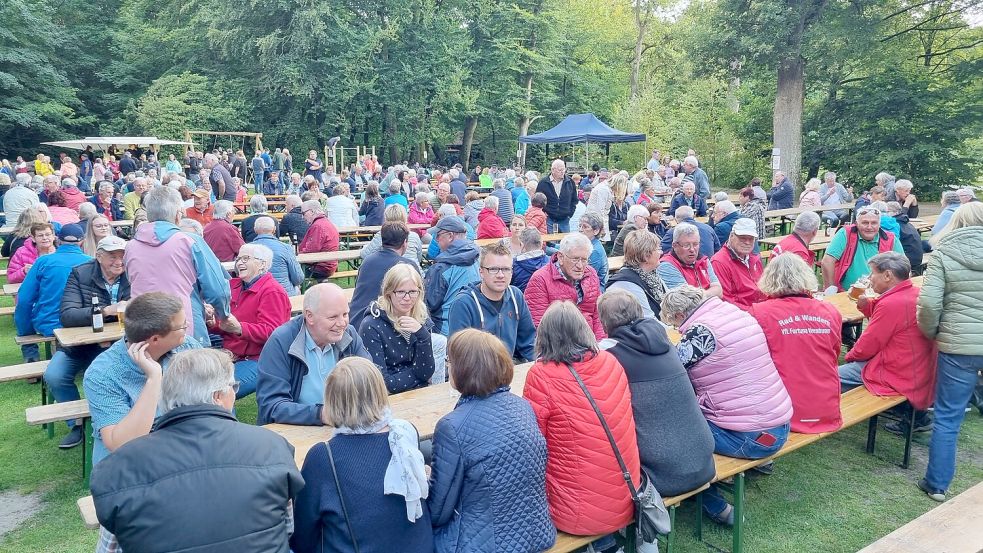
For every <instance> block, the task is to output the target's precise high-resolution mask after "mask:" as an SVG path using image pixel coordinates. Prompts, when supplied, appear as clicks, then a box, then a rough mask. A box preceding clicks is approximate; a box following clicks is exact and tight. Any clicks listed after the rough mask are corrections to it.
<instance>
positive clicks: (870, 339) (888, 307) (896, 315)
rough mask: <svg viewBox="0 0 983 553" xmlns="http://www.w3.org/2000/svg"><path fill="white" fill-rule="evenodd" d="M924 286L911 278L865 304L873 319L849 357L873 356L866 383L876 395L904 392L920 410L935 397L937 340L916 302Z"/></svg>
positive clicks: (865, 371)
mask: <svg viewBox="0 0 983 553" xmlns="http://www.w3.org/2000/svg"><path fill="white" fill-rule="evenodd" d="M917 301H918V289H917V288H915V287H914V286H912V284H911V280H906V281H904V282H902V283H900V284H898V285H897V286H895V287H894V288H891V289H890V290H888V291H887V292H884V294H882V295H881V297H879V298H877V299H876V300H873V301H871V302H869V303H868V304H867V306H866V308H865V309H861V312H863V314H864V316H865V317H870V323H868V324H867V328H866V329H865V330H864V333H863V334H861V335H860V339H859V340H857V343H856V344H854V346H853V349H851V350H850V351H849V353H847V354H846V360H847V361H848V362H849V361H867V364H866V365H865V366H864V369H863V371H862V372H861V375H860V376H861V378H862V379H863V381H864V386H866V387H867V389H868V390H870V392H871V393H872V394H874V395H879V396H887V395H896V394H901V395H903V396H905V397H906V398H908V401H910V402H911V404H912V405H913V406H914V407H915V409H927V408H928V406H929V405H931V404H932V400H933V399H934V397H935V366H936V361H937V360H936V354H937V350H936V347H935V342H934V341H933V340H929V339H928V338H926V337H925V336H924V335H923V334H922V333H921V331H920V330H918V322H917V320H916V319H915V304H916V303H917Z"/></svg>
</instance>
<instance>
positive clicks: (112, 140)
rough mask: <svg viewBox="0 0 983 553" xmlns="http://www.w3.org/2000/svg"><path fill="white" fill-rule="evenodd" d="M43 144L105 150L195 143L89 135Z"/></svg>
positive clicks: (139, 137) (150, 137)
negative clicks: (134, 146)
mask: <svg viewBox="0 0 983 553" xmlns="http://www.w3.org/2000/svg"><path fill="white" fill-rule="evenodd" d="M42 144H47V145H49V146H57V147H59V148H71V149H73V150H84V149H86V148H88V147H89V146H92V148H93V149H94V150H105V149H106V148H108V147H109V146H113V145H115V146H122V147H124V148H126V147H128V146H130V145H131V144H135V145H137V146H139V147H147V146H173V145H181V146H193V145H194V143H192V142H184V141H183V140H163V139H160V138H157V137H156V136H87V137H85V138H80V139H78V140H59V141H56V142H42Z"/></svg>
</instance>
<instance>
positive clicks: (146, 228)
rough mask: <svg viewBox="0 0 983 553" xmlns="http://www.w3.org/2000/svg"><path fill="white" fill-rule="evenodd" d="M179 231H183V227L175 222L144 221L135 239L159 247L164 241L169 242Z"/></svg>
mask: <svg viewBox="0 0 983 553" xmlns="http://www.w3.org/2000/svg"><path fill="white" fill-rule="evenodd" d="M178 232H181V229H180V228H178V227H177V225H175V224H174V223H168V222H166V221H154V222H153V223H144V224H142V225H140V228H138V229H137V232H136V234H135V235H134V236H133V239H134V240H136V241H137V242H142V243H144V244H146V245H148V246H154V247H157V246H160V245H161V244H163V243H164V242H167V240H168V239H169V238H170V237H171V236H174V234H175V233H178Z"/></svg>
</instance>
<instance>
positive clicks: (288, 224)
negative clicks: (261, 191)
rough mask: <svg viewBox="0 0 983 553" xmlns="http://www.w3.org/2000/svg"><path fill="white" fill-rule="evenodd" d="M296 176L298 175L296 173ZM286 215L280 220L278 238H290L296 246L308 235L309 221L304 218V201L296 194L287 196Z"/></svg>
mask: <svg viewBox="0 0 983 553" xmlns="http://www.w3.org/2000/svg"><path fill="white" fill-rule="evenodd" d="M294 174H295V175H296V173H294ZM284 201H285V202H286V206H284V207H285V209H286V213H284V214H283V219H281V220H280V229H279V230H278V232H277V236H280V237H288V238H290V241H291V242H293V243H294V244H298V243H300V241H301V240H302V239H303V238H304V235H305V234H307V227H308V226H309V225H308V224H307V220H306V219H305V218H304V214H303V213H302V210H301V204H302V203H303V201H302V200H301V199H300V196H298V195H296V194H291V195H289V196H287V198H286V200H284Z"/></svg>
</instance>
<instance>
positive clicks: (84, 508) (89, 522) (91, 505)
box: [75, 495, 99, 530]
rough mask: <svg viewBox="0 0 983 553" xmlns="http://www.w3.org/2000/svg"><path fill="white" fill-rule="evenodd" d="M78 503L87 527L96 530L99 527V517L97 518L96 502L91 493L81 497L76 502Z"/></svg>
mask: <svg viewBox="0 0 983 553" xmlns="http://www.w3.org/2000/svg"><path fill="white" fill-rule="evenodd" d="M75 504H76V505H78V508H79V512H81V513H82V522H83V523H84V524H85V527H86V528H88V529H89V530H96V529H98V528H99V519H98V518H96V504H95V502H94V501H93V500H92V496H91V495H87V496H85V497H81V498H79V500H78V501H76V502H75Z"/></svg>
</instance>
